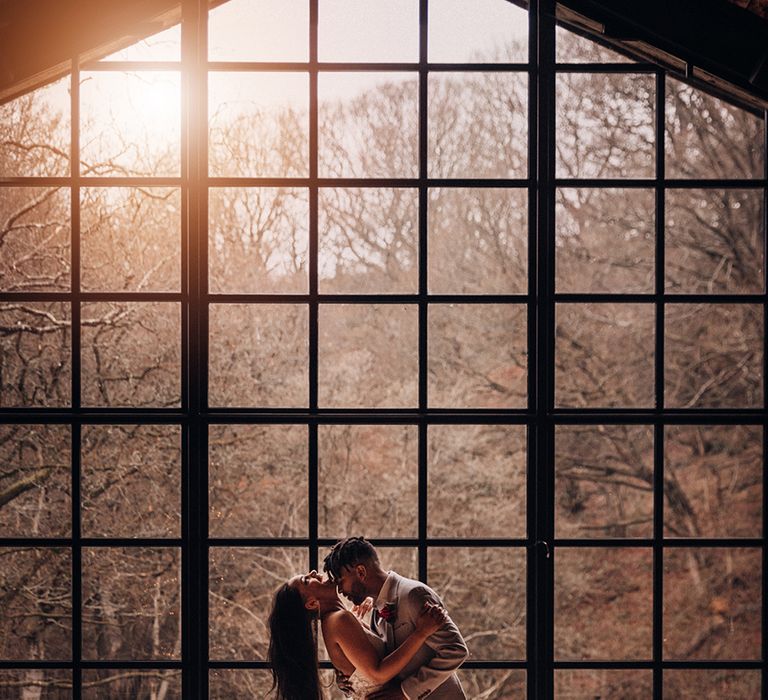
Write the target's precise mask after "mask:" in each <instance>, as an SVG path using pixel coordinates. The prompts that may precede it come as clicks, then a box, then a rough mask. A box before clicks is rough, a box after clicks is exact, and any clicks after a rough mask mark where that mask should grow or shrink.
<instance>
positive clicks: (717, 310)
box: [664, 304, 765, 408]
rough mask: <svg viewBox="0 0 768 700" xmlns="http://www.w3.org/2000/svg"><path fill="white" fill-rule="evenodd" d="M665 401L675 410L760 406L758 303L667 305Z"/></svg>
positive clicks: (761, 323)
mask: <svg viewBox="0 0 768 700" xmlns="http://www.w3.org/2000/svg"><path fill="white" fill-rule="evenodd" d="M664 336H665V342H664V367H665V375H664V401H665V403H666V405H667V406H669V407H680V408H752V407H758V406H762V405H763V343H764V340H765V339H764V337H763V312H762V308H761V307H760V306H758V305H757V304H667V306H666V311H665V316H664Z"/></svg>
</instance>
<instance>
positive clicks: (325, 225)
mask: <svg viewBox="0 0 768 700" xmlns="http://www.w3.org/2000/svg"><path fill="white" fill-rule="evenodd" d="M319 208H320V213H319V217H320V220H319V224H318V226H319V229H320V234H319V238H320V242H319V247H320V251H319V254H318V267H319V278H320V291H321V293H325V294H342V293H351V294H356V293H357V294H405V293H413V294H415V293H416V292H417V291H418V286H419V280H418V274H419V265H418V255H419V250H418V235H419V224H418V219H419V193H418V190H416V189H404V188H391V189H390V188H361V187H360V188H358V187H356V188H346V189H341V188H338V189H331V188H323V189H321V190H320V204H319Z"/></svg>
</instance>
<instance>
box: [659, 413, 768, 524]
mask: <svg viewBox="0 0 768 700" xmlns="http://www.w3.org/2000/svg"><path fill="white" fill-rule="evenodd" d="M762 470H763V430H762V428H761V427H759V426H750V425H737V426H733V425H728V426H725V425H700V426H695V425H674V426H673V425H670V426H667V427H666V428H665V429H664V473H665V475H666V478H665V479H664V492H665V499H664V531H665V535H666V536H668V537H760V536H761V534H762V500H763V498H762V492H763V490H762Z"/></svg>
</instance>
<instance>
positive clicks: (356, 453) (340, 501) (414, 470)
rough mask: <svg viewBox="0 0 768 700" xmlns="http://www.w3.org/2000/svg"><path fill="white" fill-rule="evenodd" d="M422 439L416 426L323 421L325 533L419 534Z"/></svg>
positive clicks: (321, 487)
mask: <svg viewBox="0 0 768 700" xmlns="http://www.w3.org/2000/svg"><path fill="white" fill-rule="evenodd" d="M418 440H419V438H418V428H417V427H416V426H415V425H321V426H320V427H319V429H318V454H319V458H318V459H319V477H318V479H319V485H318V494H319V496H318V521H319V522H318V531H319V533H320V537H345V536H346V535H348V534H352V533H357V532H363V533H365V535H366V536H367V537H372V538H376V537H415V536H416V528H417V515H416V514H417V511H418V488H417V477H418ZM363 504H364V505H363Z"/></svg>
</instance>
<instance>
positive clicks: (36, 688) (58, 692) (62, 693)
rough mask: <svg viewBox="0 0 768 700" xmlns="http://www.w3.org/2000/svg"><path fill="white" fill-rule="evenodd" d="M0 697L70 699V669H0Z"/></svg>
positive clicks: (44, 699) (24, 699)
mask: <svg viewBox="0 0 768 700" xmlns="http://www.w3.org/2000/svg"><path fill="white" fill-rule="evenodd" d="M0 697H3V698H20V699H21V700H26V698H35V699H38V698H39V700H70V699H71V698H72V671H69V670H59V669H52V668H25V669H21V668H3V669H0Z"/></svg>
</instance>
